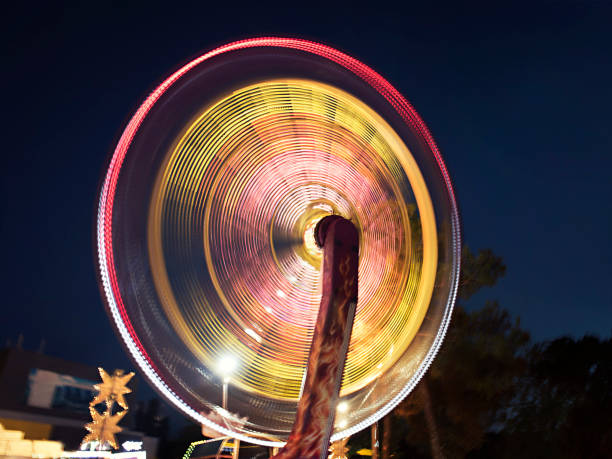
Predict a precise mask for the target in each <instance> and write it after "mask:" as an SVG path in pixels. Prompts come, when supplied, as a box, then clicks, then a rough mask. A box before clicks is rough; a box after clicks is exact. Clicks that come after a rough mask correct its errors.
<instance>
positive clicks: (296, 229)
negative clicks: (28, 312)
mask: <svg viewBox="0 0 612 459" xmlns="http://www.w3.org/2000/svg"><path fill="white" fill-rule="evenodd" d="M269 49H272V50H283V51H285V52H289V51H290V52H292V53H293V52H295V53H296V54H295V59H296V60H299V59H305V57H304V56H307V57H308V59H311V58H310V57H309V56H313V57H312V59H315V58H316V59H319V60H318V61H317V60H315V61H313V68H315V69H316V68H318V66H322V68H326V70H329V68H327V67H325V66H327V65H332V64H333V65H334V66H335V67H333V69H334V71H336V70H335V69H336V68H339V69H341V70H342V72H345V74H346V75H348V77H350V78H352V79H353V80H355V81H356V82H357V83H355V85H354V86H353V87H352V89H351V90H350V91H347V90H346V89H345V88H344V81H345V78H348V77H342V78H336V79H335V80H334V81H329V79H331V77H329V78H328V79H327V80H326V79H325V78H323V79H324V80H325V81H318V78H317V75H322V73H321V72H319V73H317V72H313V74H310V75H304V76H303V77H299V76H298V75H291V76H288V75H287V76H283V75H282V74H280V75H279V74H278V72H277V73H274V72H273V71H271V75H268V76H266V75H263V74H262V75H261V76H260V77H257V78H255V77H253V78H246V77H245V78H244V80H242V81H239V79H236V77H234V78H235V79H236V81H235V82H234V83H233V84H232V85H230V86H228V87H224V89H223V90H216V89H215V88H214V87H210V86H207V88H208V89H207V90H208V91H209V92H210V93H211V94H216V97H209V98H208V99H207V100H208V102H206V103H204V104H200V105H199V106H195V108H194V107H192V108H191V113H192V115H190V116H189V117H188V119H185V120H183V121H180V123H179V124H180V125H178V127H177V126H175V125H173V124H172V122H171V121H172V120H173V119H174V118H173V117H172V116H170V115H168V113H171V111H170V110H171V106H172V103H173V101H175V100H183V99H184V100H189V99H187V97H186V96H182V94H187V91H188V90H189V87H190V86H189V85H190V84H191V83H193V82H194V81H195V82H197V81H199V80H198V79H200V80H202V79H204V78H209V74H208V73H205V72H209V73H210V74H213V75H215V73H214V72H215V71H217V72H221V71H220V70H216V69H215V67H214V66H213V65H212V64H211V65H209V66H208V67H207V65H208V61H215V59H221V58H225V56H228V57H232V56H233V55H235V56H236V58H235V61H236V62H242V61H240V59H243V60H244V61H248V59H249V58H251V54H248V52H250V51H259V50H262V51H261V53H262V55H264V56H265V58H266V59H271V60H272V62H273V63H274V62H276V61H274V59H280V58H277V57H276V55H274V54H272V57H270V54H269V53H268V54H266V53H267V51H265V50H269ZM241 53H246V54H241ZM281 57H282V56H281ZM321 59H322V60H321ZM215 62H216V63H217V65H218V66H219V68H220V67H221V65H220V64H219V62H222V61H219V60H217V61H215ZM324 62H330V63H331V64H325V63H324ZM241 65H243V64H241ZM243 67H244V69H245V72H246V70H248V65H246V64H245V65H243ZM209 69H212V70H209ZM198 72H199V73H198ZM260 73H261V72H260ZM298 73H299V72H298ZM330 74H331V73H330ZM192 75H194V76H192ZM202 75H203V76H202ZM190 78H191V80H189V79H190ZM347 81H348V80H347ZM359 82H361V83H359ZM359 84H361V85H363V84H365V85H366V86H365V87H366V88H369V89H360V86H359ZM355 88H357V89H355ZM181 91H183V92H182V93H181ZM362 91H363V92H364V95H367V94H370V93H371V94H374V95H375V96H376V97H379V98H380V101H379V100H378V99H376V98H375V97H374V96H372V95H368V96H367V97H369V99H368V100H370V101H372V103H373V104H374V106H371V105H370V104H369V103H365V102H364V101H362V100H361V99H360V97H358V96H360V95H361V92H362ZM367 91H370V92H369V93H367ZM366 93H367V94H366ZM181 97H182V98H183V99H181ZM381 101H382V102H381ZM383 102H384V103H385V104H387V106H388V107H389V111H385V110H386V107H385V106H383ZM187 105H188V104H187ZM194 105H197V104H195V103H194ZM381 109H383V111H385V116H381V113H380V111H379V110H381ZM398 129H399V131H398ZM149 139H155V140H154V141H151V140H149ZM415 139H416V140H415ZM147 158H150V159H147ZM147 168H148V169H147ZM432 189H434V191H435V192H434V193H431V192H430V191H431V190H432ZM330 214H338V215H342V216H344V217H346V218H349V219H351V220H352V221H353V222H354V223H355V224H356V226H357V227H358V229H359V230H360V234H361V236H360V241H361V242H360V243H361V247H360V267H359V276H360V280H359V282H360V291H359V303H358V309H357V315H356V318H355V325H354V328H353V335H352V338H351V344H350V347H349V354H348V357H347V363H346V367H345V372H344V376H343V383H342V389H341V397H342V401H341V404H340V405H339V407H342V409H341V410H340V409H339V410H338V415H337V417H336V430H335V432H334V435H333V437H332V440H333V439H337V438H341V437H343V436H346V435H349V434H351V433H353V432H355V431H357V430H360V429H361V428H363V427H365V426H367V425H369V424H370V423H371V422H373V421H375V420H376V419H378V418H380V417H381V416H383V415H384V414H385V413H387V412H388V411H389V410H391V409H392V408H393V407H394V406H395V405H396V404H397V403H398V402H399V401H400V400H401V399H402V398H403V397H404V396H405V395H406V394H407V393H409V391H410V390H412V388H413V387H414V385H415V384H416V383H417V382H418V380H419V379H420V377H421V376H422V375H423V373H424V372H425V371H426V370H427V368H428V366H429V365H430V363H431V360H432V358H433V356H434V355H435V353H436V352H437V349H438V347H439V345H440V343H441V340H442V338H443V336H444V333H445V331H446V327H447V325H448V321H449V319H450V314H451V312H452V306H453V303H454V298H455V295H456V287H457V281H458V275H459V264H458V260H459V254H460V242H459V239H460V235H459V221H458V213H457V208H456V203H455V200H454V194H453V191H452V186H451V183H450V179H449V178H448V174H447V172H446V168H445V166H444V163H443V162H442V159H441V157H440V155H439V153H438V150H437V147H436V146H435V143H434V142H433V139H432V137H431V135H430V134H429V132H428V131H427V128H426V127H425V125H424V123H423V122H422V121H421V120H420V118H419V117H418V115H417V114H416V113H415V112H414V110H413V109H412V107H411V106H410V105H409V104H408V102H407V101H406V100H405V99H404V98H403V97H402V96H401V95H400V94H399V93H398V92H397V91H396V90H395V89H394V88H393V87H392V86H391V85H390V84H389V83H388V82H386V81H385V80H384V79H383V78H382V77H380V76H379V75H378V74H376V73H375V72H374V71H372V70H371V69H369V68H368V67H366V66H365V65H363V64H361V63H360V62H358V61H357V60H355V59H353V58H351V57H349V56H347V55H345V54H343V53H340V52H339V51H336V50H334V49H332V48H329V47H326V46H323V45H319V44H316V43H312V42H307V41H303V40H297V39H280V38H259V39H252V40H245V41H242V42H236V43H232V44H229V45H226V46H224V47H221V48H218V49H216V50H214V51H211V52H210V53H207V54H205V55H204V56H202V57H200V58H198V59H196V60H194V61H192V62H191V63H189V64H187V65H186V66H185V67H183V68H182V69H180V70H179V71H177V72H176V73H174V74H173V75H171V76H170V77H169V78H168V79H167V80H166V81H164V83H162V84H161V85H160V86H159V87H158V88H157V89H156V90H155V91H154V92H153V93H152V94H151V95H150V96H149V97H148V98H147V100H146V101H145V102H144V103H143V105H142V106H141V107H140V108H139V109H138V111H137V112H136V114H135V115H134V117H133V118H132V119H131V120H130V122H129V124H128V125H127V127H126V129H125V131H124V133H123V135H122V137H121V139H120V140H119V143H118V145H117V147H116V149H115V152H114V154H113V157H112V159H111V162H110V166H109V169H108V172H107V174H106V177H105V180H104V183H103V185H102V190H101V194H100V205H99V212H98V251H99V262H100V278H101V284H102V287H103V289H104V293H105V297H106V300H107V307H108V309H109V313H110V315H111V317H112V318H113V321H114V323H115V326H116V328H117V331H118V332H119V334H120V335H121V337H122V339H123V340H124V342H125V344H126V346H127V348H128V350H129V352H130V354H131V355H132V357H134V359H135V360H136V362H137V363H138V365H139V366H140V368H141V369H142V370H143V371H144V372H145V374H146V375H147V377H148V378H149V379H150V380H151V382H152V383H153V384H154V386H155V387H156V388H157V389H158V390H159V391H160V392H162V393H163V394H164V395H165V396H166V397H167V398H168V399H169V400H170V401H171V402H172V403H173V404H174V405H176V406H177V407H179V408H180V409H181V410H182V411H183V412H185V413H187V414H188V415H190V416H191V417H193V418H194V419H197V420H198V421H199V422H201V423H203V424H205V425H207V426H208V427H210V428H213V429H216V430H218V431H221V432H223V433H226V434H230V435H233V436H235V437H237V438H241V439H243V440H247V441H254V442H257V443H261V444H266V445H278V444H280V443H281V442H282V440H283V438H286V435H287V434H288V431H289V428H290V424H288V423H290V422H291V421H290V420H291V419H292V412H294V410H295V405H296V402H297V400H298V399H299V396H300V390H301V384H302V379H303V376H304V371H305V364H306V361H307V358H308V351H309V346H310V340H311V336H312V327H313V324H314V320H315V318H316V314H317V310H318V305H319V301H320V278H319V266H320V260H321V251H320V250H319V249H318V247H317V246H316V244H315V243H314V237H313V229H314V226H315V225H316V223H317V222H318V221H319V220H320V219H321V218H323V217H324V216H326V215H330ZM181 347H184V350H183V351H181V350H180V348H181ZM222 385H224V386H225V387H224V388H223V390H224V391H225V390H227V389H228V388H227V386H229V392H228V410H227V411H226V410H221V409H219V408H220V396H221V386H222ZM213 411H216V413H217V414H220V416H222V417H224V418H226V419H227V421H228V422H227V423H225V422H223V423H220V422H219V421H218V416H217V417H215V416H210V415H208V414H207V413H209V412H213ZM236 420H240V422H239V423H237V422H235V421H236Z"/></svg>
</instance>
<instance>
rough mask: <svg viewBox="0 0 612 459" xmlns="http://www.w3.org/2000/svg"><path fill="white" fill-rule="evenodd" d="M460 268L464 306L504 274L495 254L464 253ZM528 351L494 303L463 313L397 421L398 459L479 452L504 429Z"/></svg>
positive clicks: (514, 323)
mask: <svg viewBox="0 0 612 459" xmlns="http://www.w3.org/2000/svg"><path fill="white" fill-rule="evenodd" d="M462 262H463V265H462V276H461V280H460V291H459V297H460V299H463V300H465V299H467V298H470V297H471V296H473V295H474V294H475V293H476V292H478V291H479V290H480V289H481V288H483V287H485V286H491V285H493V284H494V283H495V282H496V281H497V279H498V278H499V277H501V276H502V275H503V274H504V273H505V270H506V267H505V266H504V264H503V262H502V260H501V258H500V257H498V256H496V255H495V254H494V253H493V252H492V251H491V250H481V251H480V252H479V253H478V254H477V255H475V254H473V253H472V252H471V251H470V250H469V248H465V249H464V251H463V261H462ZM528 343H529V334H528V333H527V332H526V331H524V330H523V329H522V328H521V327H520V323H519V321H518V319H513V318H512V317H511V316H510V314H509V313H508V312H507V311H506V310H504V309H502V308H501V307H500V306H499V305H498V304H497V303H496V302H488V303H486V304H485V306H484V307H483V308H482V309H480V310H476V311H471V312H470V311H467V310H466V309H465V308H464V307H462V306H461V305H458V306H457V308H456V309H455V312H454V314H453V320H452V323H451V326H450V328H449V331H448V334H447V337H446V339H445V342H444V345H443V346H442V349H441V351H440V353H439V355H438V357H437V358H436V359H435V360H434V363H433V365H432V367H431V369H430V371H429V372H428V374H427V376H426V377H425V378H424V379H423V381H422V382H421V383H420V384H419V386H417V388H416V389H415V391H414V392H413V393H412V394H411V395H410V396H409V397H408V398H407V399H406V400H405V401H404V402H402V403H401V404H400V405H399V406H398V408H397V409H396V410H395V412H394V414H393V417H394V434H395V435H394V445H393V448H394V449H395V454H394V457H418V456H422V457H431V456H432V453H434V454H433V455H434V456H437V457H443V456H446V457H464V456H465V455H466V454H467V453H468V452H469V451H472V450H474V449H477V448H479V447H480V446H481V445H482V444H483V442H484V440H485V437H486V434H487V432H488V431H489V430H490V429H491V428H492V427H494V426H500V425H502V424H503V423H504V422H505V421H506V418H507V416H508V413H509V406H510V405H511V403H512V401H513V399H514V397H515V394H516V393H517V390H518V389H517V384H518V383H519V381H520V376H521V374H522V373H523V372H524V371H525V369H526V356H525V354H526V350H527V345H528ZM428 400H429V402H430V407H431V408H430V411H429V412H428V411H427V407H428V405H427V401H428ZM402 424H405V425H403V426H402ZM400 426H401V427H400ZM438 441H439V444H436V443H437V442H438ZM436 451H437V452H436Z"/></svg>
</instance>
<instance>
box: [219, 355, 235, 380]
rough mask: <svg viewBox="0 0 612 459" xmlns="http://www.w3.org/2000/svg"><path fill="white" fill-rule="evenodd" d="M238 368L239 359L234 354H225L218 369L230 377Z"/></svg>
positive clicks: (226, 376) (223, 374)
mask: <svg viewBox="0 0 612 459" xmlns="http://www.w3.org/2000/svg"><path fill="white" fill-rule="evenodd" d="M236 368H238V360H237V359H236V358H235V357H234V356H233V355H225V356H223V357H221V359H220V360H219V364H218V370H219V373H221V375H222V376H225V378H228V377H229V375H231V374H232V373H233V372H234V370H236ZM226 382H227V381H226Z"/></svg>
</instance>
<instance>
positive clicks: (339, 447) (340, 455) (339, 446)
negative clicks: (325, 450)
mask: <svg viewBox="0 0 612 459" xmlns="http://www.w3.org/2000/svg"><path fill="white" fill-rule="evenodd" d="M348 440H349V437H346V438H343V439H342V440H337V441H335V442H333V443H332V444H331V446H330V448H329V451H330V453H331V454H330V455H329V456H328V458H329V459H346V458H347V456H346V455H347V454H348V451H349V449H348V448H347V447H346V444H347V443H348Z"/></svg>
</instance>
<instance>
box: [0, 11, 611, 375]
mask: <svg viewBox="0 0 612 459" xmlns="http://www.w3.org/2000/svg"><path fill="white" fill-rule="evenodd" d="M103 3H104V6H103V5H102V4H103ZM106 3H107V2H100V3H99V5H98V6H97V7H95V8H94V7H92V6H90V5H87V6H66V7H65V8H60V7H58V6H57V5H56V4H55V2H46V3H42V4H40V5H33V4H32V3H27V4H25V6H24V7H19V8H22V9H19V10H8V11H6V10H5V11H3V16H4V17H3V19H2V22H3V23H2V32H1V33H2V35H3V36H2V40H1V44H0V46H1V47H2V48H3V49H2V56H3V58H2V61H3V65H2V73H1V78H2V80H3V84H2V89H3V97H2V115H1V116H2V128H3V132H4V134H3V136H2V148H3V152H2V160H3V164H2V181H1V187H2V202H3V205H2V212H1V214H0V215H1V226H0V234H1V240H2V246H3V257H2V258H3V263H2V292H3V298H2V315H1V316H0V340H1V341H0V345H4V344H5V342H6V341H7V340H11V341H12V342H13V343H15V341H16V339H17V336H18V334H19V333H20V332H21V333H23V335H24V338H25V340H24V347H25V348H26V349H32V350H35V349H37V348H38V346H39V343H40V341H41V339H42V338H44V339H45V340H46V343H47V344H46V352H47V353H49V354H51V355H56V356H59V357H63V358H66V359H71V360H76V361H80V362H83V363H87V364H92V365H98V364H102V365H104V366H106V367H108V369H112V368H115V367H120V368H125V369H128V368H133V366H132V365H131V363H129V361H128V360H127V357H126V356H125V354H124V352H123V350H122V348H121V346H120V345H119V342H118V339H117V338H116V337H115V335H114V333H113V331H112V329H111V326H110V322H109V320H108V319H107V317H106V313H105V311H104V308H103V306H102V301H101V298H100V293H99V291H98V286H97V281H96V275H95V269H96V268H95V263H94V247H93V230H94V214H95V211H96V199H97V197H96V192H97V187H98V181H99V179H100V176H101V174H102V173H103V167H104V164H105V161H106V158H107V155H108V153H109V151H110V150H111V148H112V147H113V142H114V140H116V138H117V136H118V134H119V131H120V129H121V127H122V126H123V123H124V122H125V120H126V118H128V117H129V116H130V114H131V113H132V111H133V110H134V109H135V108H136V107H137V106H138V104H139V103H140V102H141V101H142V100H143V99H144V97H145V96H146V95H147V93H148V91H150V90H151V89H152V88H153V87H154V85H155V84H156V83H158V82H159V81H160V80H161V79H163V77H164V76H167V75H168V74H169V73H171V72H172V71H173V70H174V69H176V68H177V67H178V66H180V65H181V64H183V63H185V62H186V61H188V60H189V59H190V58H192V57H195V56H197V55H199V54H201V53H202V52H204V51H206V50H209V49H211V48H213V47H215V46H218V45H220V44H223V43H225V42H228V41H232V40H236V39H241V38H247V37H251V36H261V35H279V36H297V37H303V38H309V39H312V40H316V41H321V42H323V43H326V44H328V45H331V46H334V47H336V48H339V49H340V50H342V51H345V52H347V53H348V54H350V55H353V56H354V57H356V58H358V59H360V60H362V61H363V62H364V63H366V64H367V65H369V66H371V67H373V68H374V69H376V70H377V71H378V72H379V73H381V74H382V75H383V76H384V77H386V78H387V79H388V80H389V81H390V82H391V83H392V84H394V85H395V86H396V87H397V88H398V89H399V90H400V92H402V93H403V94H404V95H405V96H406V97H407V98H408V99H409V100H410V101H411V102H412V104H413V105H414V107H415V108H416V110H417V111H418V112H419V113H420V115H421V116H422V117H423V119H424V120H425V122H426V123H427V124H428V126H429V128H430V129H431V131H432V133H433V135H434V137H435V138H436V140H437V143H438V145H439V147H440V150H441V151H442V154H443V156H444V158H445V160H446V164H447V166H448V169H449V171H450V174H451V177H452V178H453V180H454V184H455V187H456V193H457V196H458V200H459V205H460V210H461V215H462V221H463V230H464V242H465V243H466V244H468V245H469V246H470V247H471V248H473V249H479V248H491V249H493V251H494V252H496V253H497V254H499V255H500V256H502V257H503V259H504V261H505V263H506V265H507V275H506V276H505V277H504V278H503V279H502V280H501V281H500V282H499V284H498V285H497V286H495V287H494V288H491V289H486V290H485V291H483V292H482V293H480V294H479V295H477V296H476V297H475V298H474V299H473V300H471V303H470V307H479V306H481V305H482V304H484V301H485V300H486V299H497V300H499V302H500V304H501V306H503V307H505V308H507V309H508V310H509V311H510V312H511V313H512V314H513V315H514V316H520V318H521V323H522V325H523V326H524V327H525V328H526V329H528V330H529V331H530V332H531V333H532V336H533V337H534V339H535V340H543V339H550V338H554V337H556V336H559V335H562V334H569V335H573V336H576V337H579V336H582V335H583V334H585V333H590V332H592V333H596V334H599V335H600V336H602V337H603V336H608V335H609V333H610V331H611V330H612V293H611V292H612V289H611V288H610V287H611V285H612V267H611V266H612V249H611V244H610V237H611V233H612V231H611V227H612V206H611V204H610V203H611V199H612V185H611V180H610V172H611V170H612V129H611V124H612V116H611V114H610V113H611V112H610V107H611V106H612V89H611V88H612V58H611V55H612V51H611V50H612V38H611V37H612V32H611V31H610V27H611V26H610V24H612V4H610V3H607V2H588V1H587V2H569V3H568V2H534V3H536V5H535V6H534V5H533V4H532V3H524V4H522V6H520V5H519V4H518V3H517V2H508V4H509V5H512V6H508V5H506V6H504V7H501V6H496V3H498V2H488V3H487V4H486V6H482V7H481V6H478V5H476V4H472V5H471V6H470V7H469V8H468V7H464V6H460V5H457V3H460V2H452V3H451V5H452V6H443V4H442V3H439V2H438V3H436V6H431V7H423V6H404V7H403V9H395V8H392V7H381V3H380V2H375V3H372V4H371V6H370V7H368V8H358V7H357V6H356V5H353V6H351V7H347V8H344V7H339V6H335V7H334V6H332V4H333V3H334V2H325V3H321V4H314V3H313V4H307V3H303V2H295V3H294V4H290V3H284V4H283V6H282V7H280V8H271V7H263V6H261V5H260V4H259V2H253V3H251V4H249V5H248V6H245V5H243V6H241V7H239V5H237V4H235V3H232V5H233V7H232V9H225V10H222V9H215V8H217V7H210V6H206V4H207V3H209V2H200V3H199V4H198V5H200V6H199V7H184V6H178V4H176V3H172V2H165V3H163V4H161V5H158V6H154V5H152V4H151V2H147V3H142V4H140V5H132V6H130V7H125V6H115V7H112V6H106ZM219 3H220V4H221V5H223V4H224V2H219ZM211 8H212V9H211ZM330 8H331V9H330Z"/></svg>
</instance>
